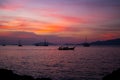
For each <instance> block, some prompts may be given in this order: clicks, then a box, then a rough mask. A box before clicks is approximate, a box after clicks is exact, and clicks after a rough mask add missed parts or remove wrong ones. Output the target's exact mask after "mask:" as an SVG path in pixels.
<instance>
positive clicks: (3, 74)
mask: <svg viewBox="0 0 120 80" xmlns="http://www.w3.org/2000/svg"><path fill="white" fill-rule="evenodd" d="M0 80H52V79H50V78H36V79H35V78H33V77H32V76H28V75H18V74H15V73H13V71H12V70H7V69H0Z"/></svg>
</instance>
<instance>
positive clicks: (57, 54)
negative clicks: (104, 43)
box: [0, 46, 120, 80]
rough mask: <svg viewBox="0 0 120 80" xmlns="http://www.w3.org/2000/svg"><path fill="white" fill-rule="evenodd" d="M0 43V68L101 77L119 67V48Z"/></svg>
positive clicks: (69, 78) (87, 79)
mask: <svg viewBox="0 0 120 80" xmlns="http://www.w3.org/2000/svg"><path fill="white" fill-rule="evenodd" d="M57 48H58V47H57V46H49V47H36V46H23V47H17V46H5V47H2V46H0V68H6V69H10V70H13V71H14V72H15V73H17V74H20V75H31V76H33V77H35V78H37V77H50V78H52V79H53V80H101V79H102V77H103V76H104V75H106V74H108V73H110V72H112V71H113V70H116V69H117V68H119V67H120V47H89V48H87V47H76V49H75V50H74V51H59V50H57Z"/></svg>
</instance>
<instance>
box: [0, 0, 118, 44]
mask: <svg viewBox="0 0 120 80" xmlns="http://www.w3.org/2000/svg"><path fill="white" fill-rule="evenodd" d="M86 36H87V38H88V40H89V41H96V40H107V39H113V38H120V0H0V40H6V41H11V42H12V41H15V40H19V39H22V40H25V41H27V42H29V43H32V42H36V41H40V40H41V41H42V40H44V39H47V40H48V41H50V42H82V41H84V38H85V37H86Z"/></svg>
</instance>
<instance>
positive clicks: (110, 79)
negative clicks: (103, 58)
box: [102, 68, 120, 80]
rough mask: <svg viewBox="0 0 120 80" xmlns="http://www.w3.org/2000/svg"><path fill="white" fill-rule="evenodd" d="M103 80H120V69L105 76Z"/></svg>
mask: <svg viewBox="0 0 120 80" xmlns="http://www.w3.org/2000/svg"><path fill="white" fill-rule="evenodd" d="M102 80H120V68H119V69H117V70H115V71H113V72H112V73H110V74H108V75H106V76H104V77H103V79H102Z"/></svg>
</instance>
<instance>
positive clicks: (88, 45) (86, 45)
mask: <svg viewBox="0 0 120 80" xmlns="http://www.w3.org/2000/svg"><path fill="white" fill-rule="evenodd" d="M82 45H83V46H84V47H90V43H88V42H87V38H86V40H85V42H84V43H83V44H82Z"/></svg>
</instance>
